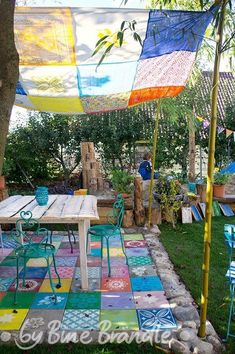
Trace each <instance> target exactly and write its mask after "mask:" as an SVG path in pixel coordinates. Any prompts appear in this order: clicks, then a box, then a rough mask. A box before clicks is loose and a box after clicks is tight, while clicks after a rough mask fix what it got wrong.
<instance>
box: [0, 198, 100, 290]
mask: <svg viewBox="0 0 235 354" xmlns="http://www.w3.org/2000/svg"><path fill="white" fill-rule="evenodd" d="M22 210H24V211H29V210H30V211H31V212H32V214H33V218H35V219H37V220H38V221H39V222H40V223H41V224H78V233H79V249H80V269H81V287H82V289H84V290H87V289H88V273H87V249H86V238H87V230H88V228H89V226H90V221H91V220H98V219H99V216H98V212H97V199H96V197H95V196H92V195H86V196H73V195H49V198H48V203H47V205H45V206H39V205H38V204H37V201H36V200H35V197H34V196H21V195H15V196H12V197H9V198H7V199H5V200H3V201H2V202H0V237H1V240H2V231H1V224H15V222H16V220H18V219H19V218H20V212H21V211H22Z"/></svg>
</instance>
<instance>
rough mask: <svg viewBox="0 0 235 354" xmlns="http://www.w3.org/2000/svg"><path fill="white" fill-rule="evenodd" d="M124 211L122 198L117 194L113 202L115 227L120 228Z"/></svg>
mask: <svg viewBox="0 0 235 354" xmlns="http://www.w3.org/2000/svg"><path fill="white" fill-rule="evenodd" d="M124 211H125V210H124V199H123V197H122V195H121V194H118V195H117V198H116V200H115V202H114V204H113V215H114V217H115V218H116V227H117V228H120V227H121V226H122V221H123V217H124Z"/></svg>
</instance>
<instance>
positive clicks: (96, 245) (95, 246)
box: [90, 241, 101, 248]
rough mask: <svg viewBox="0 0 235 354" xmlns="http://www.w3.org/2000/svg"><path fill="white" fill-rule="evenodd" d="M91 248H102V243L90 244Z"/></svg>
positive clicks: (94, 242)
mask: <svg viewBox="0 0 235 354" xmlns="http://www.w3.org/2000/svg"><path fill="white" fill-rule="evenodd" d="M90 248H101V242H100V241H93V242H90Z"/></svg>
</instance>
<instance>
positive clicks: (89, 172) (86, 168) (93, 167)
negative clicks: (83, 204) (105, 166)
mask: <svg viewBox="0 0 235 354" xmlns="http://www.w3.org/2000/svg"><path fill="white" fill-rule="evenodd" d="M81 162H82V184H83V188H86V189H89V190H90V191H91V192H96V191H97V190H99V191H103V189H104V183H103V178H102V175H101V166H100V162H99V161H97V160H96V158H95V148H94V143H92V142H82V143H81Z"/></svg>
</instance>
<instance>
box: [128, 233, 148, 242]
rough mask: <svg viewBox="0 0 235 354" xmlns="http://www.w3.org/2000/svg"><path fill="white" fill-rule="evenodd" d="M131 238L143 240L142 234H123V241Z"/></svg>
mask: <svg viewBox="0 0 235 354" xmlns="http://www.w3.org/2000/svg"><path fill="white" fill-rule="evenodd" d="M132 240H144V237H143V235H142V234H125V235H124V241H132Z"/></svg>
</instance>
